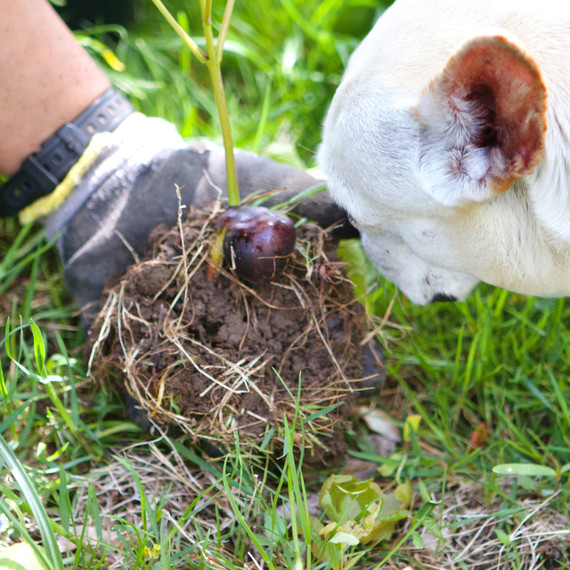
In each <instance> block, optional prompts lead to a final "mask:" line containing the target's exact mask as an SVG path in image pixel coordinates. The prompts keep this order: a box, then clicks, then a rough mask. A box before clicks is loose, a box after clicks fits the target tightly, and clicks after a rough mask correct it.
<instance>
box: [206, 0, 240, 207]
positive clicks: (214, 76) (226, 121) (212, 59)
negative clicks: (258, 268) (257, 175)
mask: <svg viewBox="0 0 570 570" xmlns="http://www.w3.org/2000/svg"><path fill="white" fill-rule="evenodd" d="M229 4H231V6H230V8H229V9H228V5H229ZM232 8H233V0H230V1H229V2H228V4H227V5H226V11H225V13H224V20H223V23H222V30H221V32H222V35H221V36H220V37H219V38H218V48H216V46H215V45H214V34H213V30H212V12H211V10H212V4H211V1H210V0H201V1H200V9H201V12H202V25H203V27H204V38H205V40H206V53H207V54H208V59H207V60H206V67H207V68H208V73H209V74H210V82H211V83H212V91H213V92H214V101H215V102H216V107H217V109H218V117H219V120H220V128H221V130H222V138H223V141H224V151H225V153H226V176H227V186H228V203H229V205H230V206H239V203H240V200H239V188H238V180H237V172H236V163H235V156H234V141H233V137H232V129H231V124H230V116H229V113H228V107H227V104H226V97H225V94H224V84H223V81H222V72H221V70H220V64H221V61H222V50H221V46H222V45H223V41H224V39H225V35H226V33H227V28H228V26H229V18H230V16H231V9H232Z"/></svg>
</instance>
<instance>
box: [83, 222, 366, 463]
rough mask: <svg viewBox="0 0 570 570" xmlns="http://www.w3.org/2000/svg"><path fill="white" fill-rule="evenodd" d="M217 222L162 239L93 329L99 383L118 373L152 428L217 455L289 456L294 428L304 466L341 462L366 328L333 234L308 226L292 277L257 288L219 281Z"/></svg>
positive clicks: (301, 232)
mask: <svg viewBox="0 0 570 570" xmlns="http://www.w3.org/2000/svg"><path fill="white" fill-rule="evenodd" d="M217 213H218V212H209V214H206V213H203V212H201V213H197V212H193V213H192V217H191V219H188V220H185V221H183V222H182V221H181V222H180V223H179V224H178V226H177V227H174V228H171V229H166V228H158V229H157V230H155V232H154V233H153V235H152V236H151V239H150V247H151V251H150V253H149V256H148V259H146V260H144V261H142V262H141V263H138V264H136V265H133V266H131V267H130V268H129V269H128V271H127V273H126V275H125V276H124V278H123V279H122V280H121V281H120V283H118V284H117V285H116V286H115V287H113V288H112V289H111V290H110V291H109V292H108V296H107V298H106V302H105V304H104V307H103V309H102V311H101V312H100V314H99V316H98V317H97V319H96V321H95V324H94V327H93V330H92V333H93V335H94V336H93V337H92V338H95V339H96V340H95V342H94V347H93V351H92V356H91V371H92V374H93V375H94V376H95V377H98V378H108V377H109V373H110V371H113V373H114V375H115V376H118V377H119V378H120V379H121V381H122V382H124V386H125V389H126V391H127V392H128V393H129V394H130V395H131V396H133V397H134V398H135V399H136V400H138V402H140V405H141V406H142V408H143V409H144V410H145V411H146V413H147V414H148V415H149V417H151V418H152V419H153V420H155V421H157V422H159V423H161V424H166V425H172V424H174V425H176V426H178V427H179V428H181V429H182V430H183V431H184V432H187V433H190V434H192V435H193V436H194V437H195V438H196V439H201V440H204V439H206V440H210V441H211V442H212V443H213V444H214V445H215V446H216V447H218V448H219V449H227V448H231V447H232V446H233V445H234V444H235V440H236V438H235V436H236V433H235V432H236V431H237V435H238V436H239V441H240V445H241V447H242V449H244V448H248V447H249V451H250V452H251V453H253V454H257V453H259V448H260V446H261V445H262V442H263V445H264V446H265V447H266V449H269V450H271V449H274V448H275V447H280V446H281V445H282V437H283V425H284V417H286V418H287V421H288V424H289V425H292V423H293V422H294V421H296V423H297V426H299V425H300V424H301V422H303V425H304V432H305V437H304V441H303V442H300V441H299V442H296V444H297V445H303V446H304V448H305V458H306V459H308V460H309V461H310V460H311V458H312V459H313V461H326V462H327V463H329V464H330V463H331V462H334V461H335V460H338V459H341V458H342V455H343V452H344V450H345V443H344V438H343V437H342V436H341V435H340V434H341V433H342V431H343V429H344V428H345V427H346V423H345V421H346V418H347V416H348V414H349V413H350V411H351V406H352V403H353V401H354V399H355V398H356V396H357V394H358V390H359V388H360V387H361V386H364V385H363V379H362V374H363V372H362V351H363V348H362V346H361V341H362V339H363V338H364V335H365V334H366V332H367V331H366V324H367V321H366V316H365V314H364V311H363V309H362V308H361V306H360V304H359V303H358V302H357V301H356V300H355V298H354V295H353V292H352V286H351V283H350V282H349V281H348V279H347V278H346V277H345V276H344V274H343V272H342V264H340V263H339V262H338V260H337V258H336V254H335V246H334V244H333V242H332V239H331V235H330V234H331V232H330V231H324V230H322V229H321V228H319V227H318V226H316V225H311V224H305V225H303V226H302V227H301V228H299V229H298V231H297V246H296V250H295V252H294V253H293V254H292V256H291V259H290V260H289V263H288V266H287V268H286V270H285V271H284V273H283V274H282V275H281V276H280V277H279V278H278V279H277V280H275V281H272V282H270V283H266V284H262V285H256V286H255V287H253V286H250V285H247V284H244V283H242V282H241V281H239V280H238V279H237V278H236V277H235V276H234V275H233V273H232V272H231V271H228V270H226V269H221V270H216V271H212V268H211V264H210V263H211V262H210V250H211V248H212V244H213V242H214V240H215V237H216V234H217V231H216V228H215V221H214V220H215V218H216V216H217ZM296 410H298V412H297V414H298V415H297V416H296V415H295V414H296ZM319 412H322V413H319ZM339 436H340V437H339Z"/></svg>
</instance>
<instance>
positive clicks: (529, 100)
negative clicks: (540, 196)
mask: <svg viewBox="0 0 570 570" xmlns="http://www.w3.org/2000/svg"><path fill="white" fill-rule="evenodd" d="M432 89H434V90H436V91H437V92H439V95H440V96H443V97H444V98H446V99H447V100H448V101H450V103H451V105H452V106H453V102H454V101H457V100H460V99H463V100H464V101H469V102H474V103H476V107H477V109H478V115H479V117H478V119H479V122H480V123H482V124H481V125H480V126H479V128H478V129H477V134H476V139H477V140H476V141H475V144H476V145H477V146H480V147H482V148H483V147H485V148H488V149H489V161H490V167H489V171H488V172H487V175H486V178H487V184H488V186H489V187H490V188H491V189H492V190H494V191H496V192H503V191H505V190H507V189H508V188H509V187H510V186H511V185H512V183H513V182H514V180H516V179H517V178H521V177H523V176H527V175H529V174H531V173H532V171H533V170H534V168H535V167H536V165H537V164H538V162H539V161H540V157H541V155H542V151H543V149H544V140H545V133H546V128H547V122H546V108H547V91H546V86H545V85H544V83H543V81H542V77H541V74H540V71H539V69H538V67H537V65H536V63H535V62H534V61H533V59H532V58H531V57H529V56H528V55H527V54H525V53H524V52H523V51H522V50H521V48H519V47H518V46H517V45H515V44H514V43H512V42H511V41H509V40H508V39H507V38H506V37H504V36H501V35H496V36H481V37H478V38H475V39H473V40H471V41H469V42H468V43H467V44H466V45H464V46H463V47H462V48H461V50H460V51H458V52H457V53H456V54H455V55H454V56H453V57H452V58H451V59H450V60H449V62H448V64H447V65H446V67H445V69H444V71H443V73H442V74H441V75H440V76H439V77H438V78H437V79H436V80H435V82H434V83H433V84H432ZM456 111H457V112H458V113H459V112H460V110H459V109H456Z"/></svg>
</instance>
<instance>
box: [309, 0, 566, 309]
mask: <svg viewBox="0 0 570 570" xmlns="http://www.w3.org/2000/svg"><path fill="white" fill-rule="evenodd" d="M319 163H320V167H321V169H322V170H324V172H325V173H326V175H327V178H328V184H329V189H330V192H331V194H332V197H333V199H334V200H335V201H337V202H338V203H339V204H340V205H341V206H342V207H344V208H345V209H346V210H347V211H348V213H349V215H350V216H351V218H352V220H353V222H354V224H355V225H356V227H357V228H358V229H359V230H360V232H361V235H362V240H363V244H364V247H365V249H366V252H367V254H368V256H369V257H370V259H371V260H372V262H373V263H374V264H375V265H376V266H377V267H378V269H379V270H380V271H381V272H382V273H383V274H384V276H385V277H387V278H388V279H390V280H392V281H394V282H395V283H396V284H397V285H398V286H399V287H400V288H401V289H402V290H403V291H404V293H406V295H408V297H409V298H410V299H411V300H412V301H414V302H416V303H422V304H423V303H427V302H429V301H432V300H454V299H463V298H465V296H466V295H467V294H468V293H469V291H470V290H471V289H472V288H473V287H474V286H475V285H476V283H477V282H478V281H485V282H487V283H491V284H494V285H498V286H501V287H504V288H507V289H510V290H513V291H518V292H520V293H525V294H532V295H540V296H565V295H570V1H568V0H541V1H537V0H531V1H528V0H463V1H458V0H397V1H396V2H395V4H394V5H393V6H392V7H391V8H389V9H388V10H387V11H386V12H385V13H384V14H383V15H382V17H381V18H380V20H379V21H378V23H377V24H376V26H375V27H374V29H373V30H372V31H371V32H370V34H369V35H368V37H367V38H365V40H364V41H363V42H362V44H361V45H360V46H359V47H358V49H357V50H356V51H355V53H354V54H353V55H352V57H351V59H350V62H349V65H348V68H347V70H346V72H345V75H344V77H343V81H342V83H341V85H340V87H339V89H338V91H337V93H336V95H335V97H334V99H333V101H332V104H331V107H330V109H329V112H328V115H327V118H326V121H325V127H324V136H323V143H322V146H321V149H320V151H319Z"/></svg>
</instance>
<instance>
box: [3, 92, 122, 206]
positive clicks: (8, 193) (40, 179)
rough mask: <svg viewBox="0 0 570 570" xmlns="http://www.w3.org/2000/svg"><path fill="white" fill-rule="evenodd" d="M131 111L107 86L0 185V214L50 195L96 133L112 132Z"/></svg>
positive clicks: (117, 94)
mask: <svg viewBox="0 0 570 570" xmlns="http://www.w3.org/2000/svg"><path fill="white" fill-rule="evenodd" d="M132 112H133V108H132V107H131V105H130V103H129V102H128V101H127V99H125V98H124V97H123V96H122V95H120V94H119V93H117V92H116V91H115V90H114V89H112V88H111V89H108V90H107V91H105V93H103V94H102V95H101V96H100V97H98V98H97V99H95V100H94V101H93V102H92V104H91V105H90V106H89V107H88V108H87V109H85V110H84V111H83V112H82V113H80V114H79V115H78V116H77V117H75V119H73V120H72V121H71V122H69V123H66V124H65V125H63V126H62V127H60V128H59V129H58V130H57V131H56V133H54V134H53V135H52V136H51V137H49V138H48V139H47V140H46V141H44V143H43V144H42V146H41V149H40V150H39V151H37V152H34V153H32V154H30V155H29V156H28V157H27V158H26V159H25V160H24V162H23V164H22V166H21V168H20V170H19V171H18V172H17V173H16V174H15V175H14V176H12V177H11V178H10V179H8V181H7V182H6V183H5V184H3V185H2V186H1V187H0V216H2V217H5V216H11V215H14V214H17V213H18V212H20V211H21V210H23V209H24V208H26V207H28V206H30V204H32V203H34V202H36V201H37V200H40V199H42V197H43V196H46V195H49V194H51V193H52V192H53V190H54V189H55V188H56V187H57V186H58V184H59V183H60V182H61V181H62V180H63V179H64V178H65V176H66V175H67V173H68V172H69V170H70V169H71V167H72V166H73V165H74V164H75V163H76V162H77V161H78V160H79V159H80V157H81V156H82V155H83V153H84V151H85V150H86V149H87V147H88V146H89V143H90V142H91V139H92V138H93V136H94V135H95V134H97V133H101V132H112V131H113V130H114V129H115V128H116V127H117V126H118V125H119V124H120V123H121V122H122V121H123V120H124V119H125V118H126V117H127V116H128V115H130V114H131V113H132Z"/></svg>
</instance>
